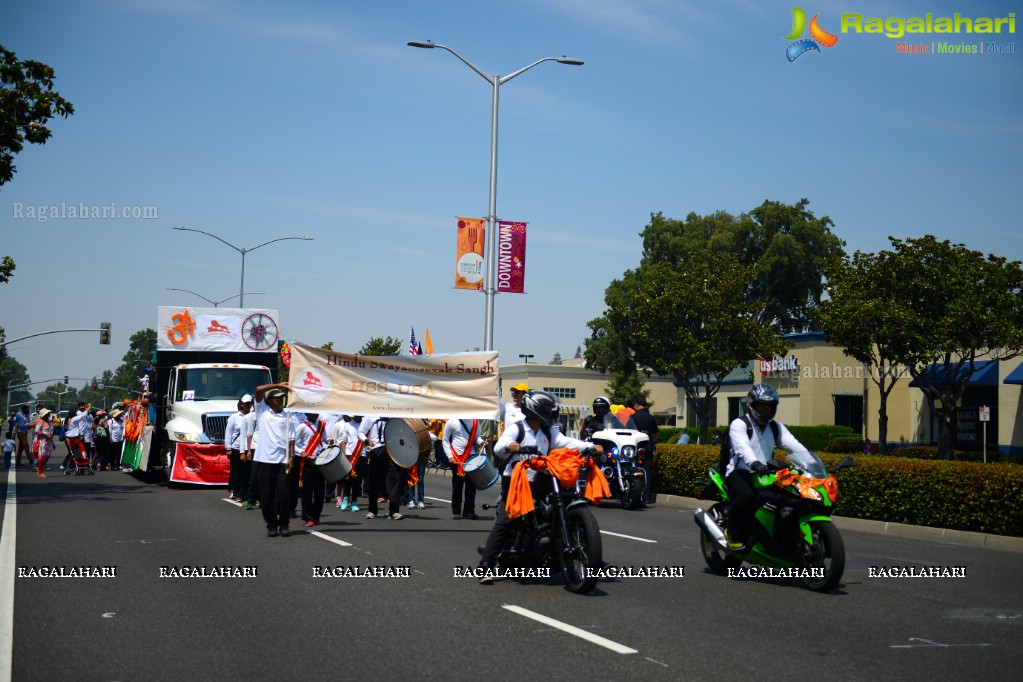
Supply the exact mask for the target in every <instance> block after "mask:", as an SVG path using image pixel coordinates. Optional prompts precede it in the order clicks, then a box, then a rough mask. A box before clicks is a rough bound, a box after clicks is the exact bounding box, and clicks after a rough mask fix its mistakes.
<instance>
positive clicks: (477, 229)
mask: <svg viewBox="0 0 1023 682" xmlns="http://www.w3.org/2000/svg"><path fill="white" fill-rule="evenodd" d="M486 236H487V221H486V220H485V219H483V218H459V219H458V241H457V254H456V256H455V288H456V289H471V290H473V291H483V252H484V250H485V246H484V245H485V244H486Z"/></svg>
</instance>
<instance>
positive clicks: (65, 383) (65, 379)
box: [64, 376, 68, 386]
mask: <svg viewBox="0 0 1023 682" xmlns="http://www.w3.org/2000/svg"><path fill="white" fill-rule="evenodd" d="M67 380H68V377H67V376H65V377H64V385H65V386H67Z"/></svg>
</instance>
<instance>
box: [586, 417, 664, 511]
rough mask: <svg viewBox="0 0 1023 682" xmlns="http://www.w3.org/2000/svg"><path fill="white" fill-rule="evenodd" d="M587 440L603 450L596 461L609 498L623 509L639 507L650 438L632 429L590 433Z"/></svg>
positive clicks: (649, 453) (645, 483) (649, 452)
mask: <svg viewBox="0 0 1023 682" xmlns="http://www.w3.org/2000/svg"><path fill="white" fill-rule="evenodd" d="M588 440H589V441H591V442H593V443H596V444H598V445H600V446H601V447H603V448H604V455H603V456H602V457H601V458H598V459H599V461H600V463H601V472H602V473H603V474H604V477H605V478H606V479H607V481H608V485H609V486H610V487H611V496H612V497H614V498H616V499H617V500H618V501H619V502H621V503H622V507H623V508H624V509H637V508H638V507H640V506H642V504H643V490H644V489H645V488H646V486H647V480H646V470H645V469H643V461H644V460H645V459H646V458H647V457H650V456H651V447H650V436H648V435H647V434H645V433H643V432H642V431H636V430H634V429H604V430H602V431H596V432H594V433H593V434H592V435H591V436H590V437H589V438H588Z"/></svg>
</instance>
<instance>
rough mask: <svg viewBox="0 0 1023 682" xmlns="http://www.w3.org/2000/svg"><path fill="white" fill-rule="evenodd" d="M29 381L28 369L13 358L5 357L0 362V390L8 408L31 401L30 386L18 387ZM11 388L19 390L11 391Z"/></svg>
mask: <svg viewBox="0 0 1023 682" xmlns="http://www.w3.org/2000/svg"><path fill="white" fill-rule="evenodd" d="M30 381H31V379H30V378H29V376H28V368H27V367H25V365H23V364H21V363H20V362H18V361H17V360H16V359H14V358H13V357H11V356H7V357H5V358H4V359H3V361H2V362H0V390H3V392H4V396H6V398H7V405H8V406H10V405H14V404H17V403H23V402H25V401H27V400H31V399H32V394H31V392H30V390H29V389H31V386H25V387H24V388H21V387H20V386H21V385H23V384H27V383H28V382H30ZM11 386H18V387H19V388H15V389H14V390H13V391H11V390H10V388H11ZM8 391H10V393H8Z"/></svg>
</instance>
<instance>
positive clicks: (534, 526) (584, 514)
mask: <svg viewBox="0 0 1023 682" xmlns="http://www.w3.org/2000/svg"><path fill="white" fill-rule="evenodd" d="M518 454H520V455H525V456H526V458H527V459H532V458H542V457H544V455H541V454H540V452H539V451H538V450H537V449H536V448H535V447H523V448H521V449H519V451H518ZM591 454H592V451H590V450H586V451H584V452H583V453H581V456H582V457H583V458H584V459H586V460H587V461H592V460H590V456H591ZM586 466H592V464H588V465H584V468H585V467H586ZM530 487H531V489H532V491H533V495H534V499H533V505H534V510H533V511H532V512H531V513H528V514H526V515H525V516H522V517H521V518H520V519H519V520H518V521H517V522H515V523H513V524H512V525H513V528H514V529H515V530H514V537H513V539H512V540H511V541H510V542H509V544H508V545H507V546H506V547H505V548H503V549H502V550H501V553H500V554H499V555H498V560H497V562H498V565H499V566H500V567H501V569H502V570H504V569H534V568H546V569H548V570H550V569H551V568H552V567H554V566H555V564H556V566H557V568H558V570H560V572H561V575H562V577H563V578H564V580H565V588H566V589H567V590H569V591H570V592H575V593H576V594H586V593H587V592H589V591H590V590H592V589H593V587H594V586H595V585H596V584H597V575H596V571H597V569H599V568H600V567H601V566H603V561H602V559H601V555H602V553H603V550H602V545H601V541H600V528H599V527H598V526H597V519H596V518H595V517H594V516H593V512H591V511H590V509H589V502H588V501H587V500H586V499H585V498H583V497H582V496H581V495H580V493H579V492H578V491H577V489H576V487H575V486H569V485H559V483H558V479H557V477H555V476H552V475H551V474H550V473H549V472H548V471H545V470H541V471H537V472H536V476H535V478H534V480H533V482H532V483H531V485H530ZM538 491H545V492H541V493H540V494H539V495H538ZM491 507H492V505H486V504H485V505H483V508H484V509H490V508H491ZM479 551H480V553H482V551H483V548H482V547H480V548H479Z"/></svg>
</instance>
